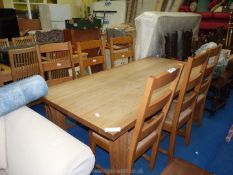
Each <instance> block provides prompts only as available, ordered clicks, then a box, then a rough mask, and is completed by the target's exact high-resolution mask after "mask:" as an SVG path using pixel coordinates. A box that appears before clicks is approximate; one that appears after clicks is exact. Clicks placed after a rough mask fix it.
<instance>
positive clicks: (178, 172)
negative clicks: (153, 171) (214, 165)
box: [160, 158, 214, 175]
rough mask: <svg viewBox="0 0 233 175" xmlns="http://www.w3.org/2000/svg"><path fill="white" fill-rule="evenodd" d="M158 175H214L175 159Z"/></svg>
mask: <svg viewBox="0 0 233 175" xmlns="http://www.w3.org/2000/svg"><path fill="white" fill-rule="evenodd" d="M160 175H214V174H213V173H210V172H207V171H206V170H204V169H202V168H200V167H198V166H196V165H194V164H192V163H189V162H187V161H185V160H183V159H181V158H175V159H174V160H173V161H172V162H170V163H169V164H168V166H167V167H166V168H165V169H164V170H163V172H162V173H161V174H160Z"/></svg>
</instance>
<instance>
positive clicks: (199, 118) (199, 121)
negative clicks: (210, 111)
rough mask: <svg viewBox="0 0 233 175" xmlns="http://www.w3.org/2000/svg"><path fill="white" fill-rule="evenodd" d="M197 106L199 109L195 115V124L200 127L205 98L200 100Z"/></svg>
mask: <svg viewBox="0 0 233 175" xmlns="http://www.w3.org/2000/svg"><path fill="white" fill-rule="evenodd" d="M198 107H199V109H200V110H199V112H198V115H197V124H198V126H199V127H200V126H201V123H202V119H203V114H204V108H205V99H203V101H202V102H200V105H199V106H198Z"/></svg>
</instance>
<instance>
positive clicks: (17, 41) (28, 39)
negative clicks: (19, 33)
mask: <svg viewBox="0 0 233 175" xmlns="http://www.w3.org/2000/svg"><path fill="white" fill-rule="evenodd" d="M12 42H13V45H14V46H21V45H35V44H36V43H35V39H34V37H33V36H31V35H29V36H24V37H14V38H12Z"/></svg>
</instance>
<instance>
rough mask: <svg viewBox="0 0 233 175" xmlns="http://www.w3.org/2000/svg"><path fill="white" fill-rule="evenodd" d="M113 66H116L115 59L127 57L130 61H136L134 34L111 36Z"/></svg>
mask: <svg viewBox="0 0 233 175" xmlns="http://www.w3.org/2000/svg"><path fill="white" fill-rule="evenodd" d="M109 44H110V45H109V46H110V57H111V66H112V67H115V61H116V60H119V59H123V58H127V59H128V62H132V61H134V42H133V37H132V36H123V37H116V38H110V42H109Z"/></svg>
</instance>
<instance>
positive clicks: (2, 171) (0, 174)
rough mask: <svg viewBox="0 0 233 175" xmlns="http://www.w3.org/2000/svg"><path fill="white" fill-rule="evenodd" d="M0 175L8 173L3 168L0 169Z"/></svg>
mask: <svg viewBox="0 0 233 175" xmlns="http://www.w3.org/2000/svg"><path fill="white" fill-rule="evenodd" d="M0 175H8V174H7V172H6V171H5V170H0Z"/></svg>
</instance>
